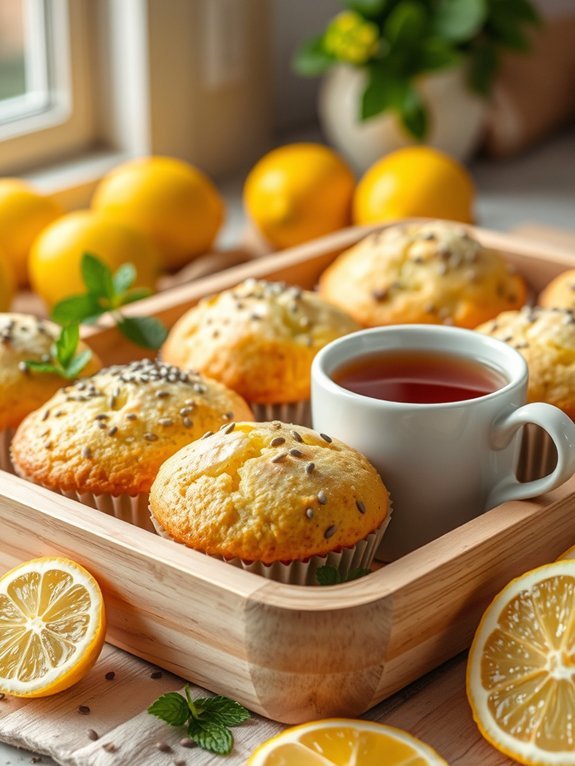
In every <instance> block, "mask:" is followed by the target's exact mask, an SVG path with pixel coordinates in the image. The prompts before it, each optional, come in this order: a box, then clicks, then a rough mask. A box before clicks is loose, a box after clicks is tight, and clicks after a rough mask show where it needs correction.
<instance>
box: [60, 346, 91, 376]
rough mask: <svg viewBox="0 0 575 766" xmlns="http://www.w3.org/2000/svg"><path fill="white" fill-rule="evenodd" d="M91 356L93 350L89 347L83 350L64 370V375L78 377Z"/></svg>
mask: <svg viewBox="0 0 575 766" xmlns="http://www.w3.org/2000/svg"><path fill="white" fill-rule="evenodd" d="M91 358H92V352H91V351H90V349H89V348H86V349H84V351H81V352H80V353H79V354H78V355H77V356H75V357H74V358H73V359H72V360H71V361H70V362H69V363H68V364H67V365H66V368H65V369H64V370H63V375H64V377H65V378H70V379H72V378H77V377H78V375H79V374H80V373H81V372H82V370H83V369H84V367H85V366H86V365H87V364H88V362H89V361H90V359H91Z"/></svg>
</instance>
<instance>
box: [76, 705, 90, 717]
mask: <svg viewBox="0 0 575 766" xmlns="http://www.w3.org/2000/svg"><path fill="white" fill-rule="evenodd" d="M78 713H80V715H90V708H89V707H88V705H78Z"/></svg>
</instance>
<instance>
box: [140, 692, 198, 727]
mask: <svg viewBox="0 0 575 766" xmlns="http://www.w3.org/2000/svg"><path fill="white" fill-rule="evenodd" d="M148 713H151V714H152V715H155V716H156V718H161V719H162V721H165V722H166V723H169V724H170V725H171V726H184V724H185V723H186V722H187V720H188V717H189V715H190V711H189V710H188V703H187V702H186V700H185V699H184V697H182V695H181V694H178V693H177V692H168V693H167V694H162V696H161V697H158V699H157V700H156V701H155V702H152V704H151V705H150V707H149V708H148Z"/></svg>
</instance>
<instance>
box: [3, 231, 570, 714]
mask: <svg viewBox="0 0 575 766" xmlns="http://www.w3.org/2000/svg"><path fill="white" fill-rule="evenodd" d="M365 231H366V230H365V229H348V230H344V231H341V232H338V233H337V234H334V235H331V236H329V237H325V238H323V239H322V240H318V241H316V242H314V243H312V244H309V245H306V246H302V247H299V248H294V249H293V250H290V251H286V252H284V253H282V254H276V255H273V256H269V257H265V258H262V259H259V260H257V261H254V262H251V263H249V264H246V265H243V266H239V267H236V268H233V269H230V270H228V271H226V272H224V273H221V274H218V275H214V276H211V277H208V278H205V279H203V280H200V281H198V282H195V283H193V284H191V285H187V286H184V287H180V288H176V289H174V290H172V291H170V292H167V293H164V294H160V295H157V296H154V297H153V298H150V299H148V300H146V301H142V302H140V303H138V304H137V305H136V306H134V307H130V311H132V312H134V313H137V314H153V315H155V316H158V317H160V318H161V319H163V320H164V321H165V322H166V323H167V324H168V325H171V324H173V323H174V321H175V320H176V319H177V318H178V317H179V316H181V315H182V313H184V311H186V310H187V309H188V308H189V307H191V306H192V305H194V303H196V302H197V301H198V300H199V299H200V298H201V297H203V296H204V295H206V294H209V293H212V292H215V291H219V290H222V289H225V288H227V287H231V286H233V285H234V284H236V283H237V282H239V281H240V280H241V279H244V278H246V277H248V276H255V277H262V278H270V279H283V280H286V281H288V282H291V283H294V284H300V285H301V286H303V287H312V286H313V285H314V284H315V283H316V281H317V278H318V275H319V274H320V273H321V271H322V270H323V269H324V268H325V267H326V266H327V265H328V264H329V263H330V262H331V261H332V260H333V258H334V257H335V256H336V255H337V254H338V253H339V252H341V251H342V250H343V249H345V248H346V247H349V246H350V245H351V244H353V243H354V242H356V241H357V240H359V239H360V238H361V237H362V236H363V235H364V233H365ZM476 234H477V236H479V238H480V239H481V240H482V241H483V242H484V243H485V244H487V245H490V246H493V247H497V248H498V249H499V250H501V251H502V252H503V253H504V255H505V256H506V257H507V258H508V260H509V261H510V262H512V263H514V264H515V265H516V266H517V268H518V269H519V270H520V271H521V273H522V274H523V275H524V276H525V277H526V279H527V280H528V281H529V283H530V284H531V286H532V287H533V289H534V290H535V291H538V290H540V289H541V288H542V287H543V285H544V284H545V283H546V282H548V281H549V279H551V278H552V277H553V276H555V275H556V274H558V273H559V272H561V271H563V270H565V269H567V268H573V267H575V257H574V256H571V255H570V254H569V253H567V252H566V251H565V250H563V249H561V248H553V247H544V246H542V245H539V244H531V243H529V242H528V241H524V240H520V239H518V238H516V237H511V236H507V235H503V234H496V233H494V232H489V231H485V230H479V229H478V230H476ZM86 335H87V336H89V339H90V343H91V345H92V347H93V348H94V349H95V350H96V351H97V353H98V354H100V356H101V357H102V358H103V359H104V360H105V361H106V362H107V363H117V362H127V361H129V360H130V359H133V358H134V357H135V356H137V355H138V351H137V349H136V350H135V349H134V347H133V346H130V345H128V344H127V342H125V341H124V340H123V339H122V338H121V336H119V334H118V333H117V331H116V330H115V329H113V328H111V327H105V328H104V329H101V330H93V329H90V330H89V331H88V332H87V333H86ZM134 351H135V352H136V353H134ZM573 543H575V477H574V478H572V479H571V480H570V481H569V482H567V483H566V484H565V485H563V486H562V487H560V488H559V489H557V490H555V491H554V492H552V493H550V494H548V495H545V496H543V497H540V498H537V499H536V500H533V501H529V502H527V501H521V502H511V503H506V504H504V505H501V506H499V507H497V508H495V509H493V510H491V511H489V512H488V513H486V514H484V515H482V516H480V517H479V518H477V519H474V520H473V521H471V522H469V523H468V524H466V525H464V526H462V527H460V528H459V529H456V530H454V531H453V532H450V533H449V534H447V535H445V536H444V537H442V538H440V539H438V540H435V541H433V542H432V543H429V544H428V545H426V546H424V547H423V548H420V549H419V550H417V551H414V552H413V553H411V554H409V555H408V556H405V557H404V558H402V559H400V560H399V561H396V562H394V563H393V564H389V565H387V566H385V567H384V568H382V569H379V570H378V571H375V572H373V573H372V574H370V575H368V576H366V577H364V578H361V579H360V580H356V581H354V582H351V583H346V584H343V585H338V586H332V587H300V586H292V585H282V584H280V583H276V582H271V581H268V580H265V579H263V578H261V577H259V576H258V575H254V574H250V573H248V572H244V571H242V570H238V569H236V568H234V567H231V566H229V565H227V564H225V563H222V562H220V561H217V560H215V559H211V558H208V557H207V556H204V555H202V554H200V553H197V552H195V551H192V550H188V549H186V548H184V547H183V546H179V545H175V544H173V543H172V542H170V541H169V540H164V539H162V538H159V537H157V536H155V535H153V534H152V533H150V532H146V531H145V530H142V529H138V528H136V527H133V526H130V525H129V524H127V523H125V522H122V521H119V520H117V519H115V518H113V517H110V516H106V515H104V514H102V513H99V512H97V511H94V510H92V509H90V508H87V507H85V506H83V505H81V504H79V503H77V502H75V501H72V500H68V499H66V498H63V497H61V496H59V495H57V494H55V493H53V492H51V491H49V490H45V489H43V488H41V487H37V486H34V485H32V484H29V483H27V482H25V481H23V480H21V479H19V478H16V477H14V476H12V475H10V474H8V473H5V472H0V565H1V566H2V568H8V567H10V566H13V565H15V564H17V563H19V562H20V561H23V560H25V559H28V558H32V557H34V556H41V555H48V554H61V555H65V556H69V557H71V558H73V559H75V560H77V561H79V562H81V563H82V564H84V565H85V566H86V567H87V568H88V569H89V570H90V571H91V572H92V573H93V574H94V575H95V576H96V578H97V579H98V581H99V582H100V584H101V586H102V589H103V591H104V595H105V600H106V606H107V612H108V618H109V630H108V637H107V638H108V641H110V642H111V643H112V644H115V645H117V646H119V647H122V648H124V649H127V650H128V651H130V652H132V653H133V654H136V655H138V656H140V657H143V658H145V659H147V660H150V661H152V662H154V663H156V664H158V665H160V666H162V667H164V668H166V669H168V670H171V671H173V672H175V673H177V674H178V675H180V676H183V677H186V678H188V679H190V680H192V681H194V682H195V683H197V684H199V685H200V686H203V687H206V688H208V689H211V690H213V691H214V692H217V693H222V694H227V695H229V696H231V697H233V698H235V699H237V700H239V701H241V702H242V703H244V704H245V705H247V706H248V707H249V708H251V709H252V710H254V711H257V712H258V713H261V714H263V715H265V716H268V717H269V718H273V719H275V720H278V721H283V722H287V723H294V722H300V721H304V720H309V719H312V718H317V717H324V716H330V715H359V714H361V713H362V712H364V711H366V710H367V709H368V708H370V707H371V706H373V705H375V704H376V703H377V702H379V701H380V700H382V699H384V698H385V697H387V696H389V695H390V694H392V693H393V692H395V691H397V690H398V689H400V688H402V687H403V686H405V685H406V684H408V683H409V682H411V681H413V680H414V679H415V678H417V677H419V676H421V675H422V674H424V673H426V672H427V671H429V670H431V669H432V668H434V667H436V666H437V665H439V664H440V663H442V662H443V661H445V660H446V659H448V658H449V657H452V656H454V655H455V654H457V653H458V652H460V651H461V650H463V649H465V648H466V647H467V646H468V645H469V643H470V641H471V638H472V636H473V632H474V630H475V627H476V625H477V624H478V621H479V618H480V616H481V614H482V612H483V610H484V609H485V607H486V605H487V604H488V602H489V601H490V599H491V598H492V597H493V595H494V594H495V593H496V592H497V591H498V590H499V589H500V588H501V587H502V586H503V585H504V584H506V583H507V582H508V581H509V580H510V579H511V578H512V577H514V576H516V575H518V574H520V573H522V572H524V571H525V570H526V569H528V568H530V567H533V566H537V565H539V564H543V563H545V562H547V561H550V560H552V559H554V558H556V557H557V556H558V555H559V554H560V553H562V552H563V551H564V550H565V549H566V548H567V547H569V545H572V544H573Z"/></svg>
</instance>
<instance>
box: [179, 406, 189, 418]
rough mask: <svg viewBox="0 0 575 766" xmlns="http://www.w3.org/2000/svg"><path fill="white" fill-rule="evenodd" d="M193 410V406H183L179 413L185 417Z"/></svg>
mask: <svg viewBox="0 0 575 766" xmlns="http://www.w3.org/2000/svg"><path fill="white" fill-rule="evenodd" d="M191 411H192V408H191V407H182V409H181V410H180V413H179V414H180V415H181V416H182V417H183V418H185V417H186V415H189V414H190V413H191Z"/></svg>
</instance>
